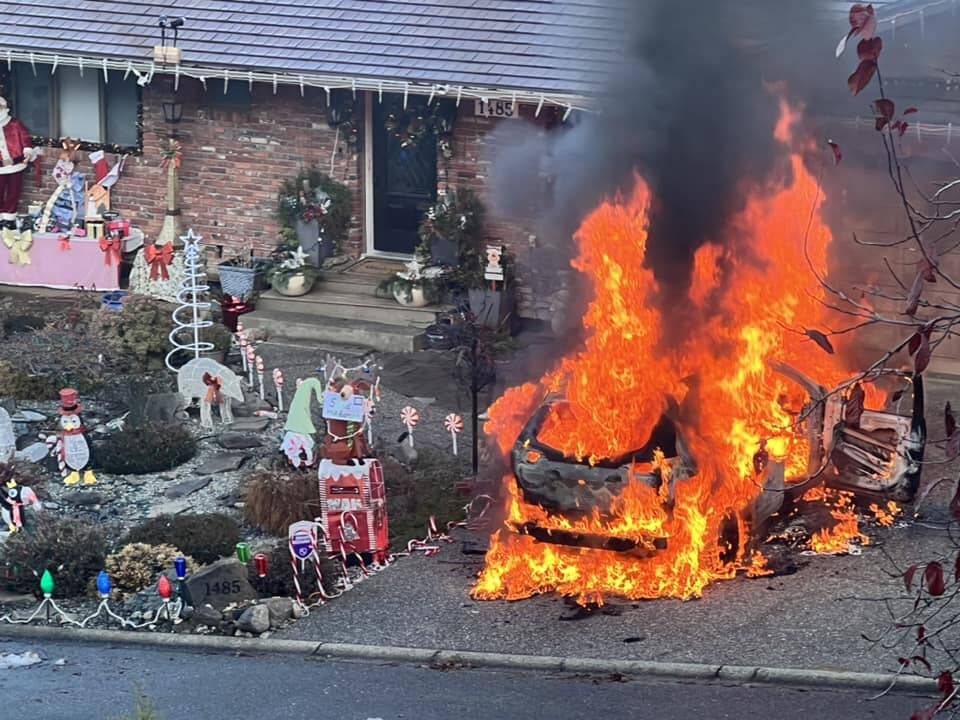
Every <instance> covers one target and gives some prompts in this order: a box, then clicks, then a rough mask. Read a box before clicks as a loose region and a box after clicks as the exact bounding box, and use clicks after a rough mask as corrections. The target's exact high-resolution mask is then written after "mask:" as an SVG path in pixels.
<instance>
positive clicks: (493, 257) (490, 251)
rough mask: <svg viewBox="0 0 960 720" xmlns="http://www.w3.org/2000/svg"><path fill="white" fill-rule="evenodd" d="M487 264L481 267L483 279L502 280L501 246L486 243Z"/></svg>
mask: <svg viewBox="0 0 960 720" xmlns="http://www.w3.org/2000/svg"><path fill="white" fill-rule="evenodd" d="M486 253H487V265H486V267H484V269H483V278H484V280H494V281H496V282H502V281H503V246H502V245H487V250H486Z"/></svg>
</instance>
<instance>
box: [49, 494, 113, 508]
mask: <svg viewBox="0 0 960 720" xmlns="http://www.w3.org/2000/svg"><path fill="white" fill-rule="evenodd" d="M60 499H61V500H63V501H64V502H68V503H70V504H71V505H82V506H84V507H89V506H91V505H102V504H103V501H104V499H105V496H104V494H103V493H99V492H96V491H92V490H70V491H68V492H65V493H64V494H63V495H61V497H60Z"/></svg>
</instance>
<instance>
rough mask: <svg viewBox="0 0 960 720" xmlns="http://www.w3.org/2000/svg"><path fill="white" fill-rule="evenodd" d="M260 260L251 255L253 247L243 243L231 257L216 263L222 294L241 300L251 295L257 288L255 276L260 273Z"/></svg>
mask: <svg viewBox="0 0 960 720" xmlns="http://www.w3.org/2000/svg"><path fill="white" fill-rule="evenodd" d="M260 265H261V261H259V260H257V258H255V257H254V255H253V247H252V246H251V245H249V244H247V245H244V246H243V247H242V248H241V249H240V250H238V251H236V252H235V253H234V254H233V256H232V257H230V258H229V259H228V260H225V261H223V262H221V263H220V264H218V265H217V271H218V272H219V274H220V287H221V288H222V289H223V294H224V295H231V296H233V297H236V298H240V299H241V300H247V299H248V298H250V297H252V296H253V294H254V292H255V291H256V289H257V276H258V275H259V274H260Z"/></svg>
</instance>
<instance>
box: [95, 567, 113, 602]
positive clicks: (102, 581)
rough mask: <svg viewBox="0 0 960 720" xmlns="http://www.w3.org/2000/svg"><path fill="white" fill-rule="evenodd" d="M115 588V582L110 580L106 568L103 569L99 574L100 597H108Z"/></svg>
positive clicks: (98, 590)
mask: <svg viewBox="0 0 960 720" xmlns="http://www.w3.org/2000/svg"><path fill="white" fill-rule="evenodd" d="M112 589H113V583H112V582H110V576H109V575H107V571H106V570H101V571H100V574H99V575H97V592H98V593H100V597H104V598H105V597H107V596H109V595H110V590H112Z"/></svg>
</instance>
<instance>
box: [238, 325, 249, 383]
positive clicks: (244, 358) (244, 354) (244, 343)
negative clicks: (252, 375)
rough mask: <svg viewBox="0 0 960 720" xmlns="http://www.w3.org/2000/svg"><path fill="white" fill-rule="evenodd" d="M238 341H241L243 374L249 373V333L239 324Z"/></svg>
mask: <svg viewBox="0 0 960 720" xmlns="http://www.w3.org/2000/svg"><path fill="white" fill-rule="evenodd" d="M237 342H238V343H240V360H241V361H242V362H243V374H244V375H246V374H247V334H246V333H245V332H244V331H243V329H242V328H241V327H240V325H239V324H238V325H237Z"/></svg>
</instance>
